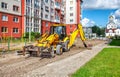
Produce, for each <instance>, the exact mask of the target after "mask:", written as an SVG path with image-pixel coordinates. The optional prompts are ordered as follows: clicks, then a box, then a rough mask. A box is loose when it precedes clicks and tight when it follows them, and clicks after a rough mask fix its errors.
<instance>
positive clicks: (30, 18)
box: [29, 0, 32, 43]
mask: <svg viewBox="0 0 120 77" xmlns="http://www.w3.org/2000/svg"><path fill="white" fill-rule="evenodd" d="M31 9H32V7H31V0H30V14H29V43H30V42H31V12H32V11H31Z"/></svg>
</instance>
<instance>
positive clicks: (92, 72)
mask: <svg viewBox="0 0 120 77" xmlns="http://www.w3.org/2000/svg"><path fill="white" fill-rule="evenodd" d="M71 77H120V48H105V49H103V50H102V51H101V52H100V53H99V54H98V55H97V56H95V57H94V58H93V59H92V60H90V61H89V62H88V63H86V64H85V65H84V66H83V67H81V68H80V69H79V70H77V71H76V72H75V73H74V74H72V76H71Z"/></svg>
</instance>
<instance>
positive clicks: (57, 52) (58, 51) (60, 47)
mask: <svg viewBox="0 0 120 77" xmlns="http://www.w3.org/2000/svg"><path fill="white" fill-rule="evenodd" d="M62 53H63V48H62V45H57V47H56V54H57V55H61V54H62Z"/></svg>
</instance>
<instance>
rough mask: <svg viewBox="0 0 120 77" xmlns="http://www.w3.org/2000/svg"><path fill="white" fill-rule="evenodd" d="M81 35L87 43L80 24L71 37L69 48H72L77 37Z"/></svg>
mask: <svg viewBox="0 0 120 77" xmlns="http://www.w3.org/2000/svg"><path fill="white" fill-rule="evenodd" d="M78 34H79V35H80V38H81V40H82V41H85V37H84V32H83V29H82V25H81V24H78V28H77V29H76V30H75V31H74V32H73V33H72V34H71V35H70V42H69V44H68V46H69V47H71V46H72V45H73V43H74V41H75V39H76V36H77V35H78Z"/></svg>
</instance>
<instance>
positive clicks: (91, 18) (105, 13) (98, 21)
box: [81, 0, 120, 27]
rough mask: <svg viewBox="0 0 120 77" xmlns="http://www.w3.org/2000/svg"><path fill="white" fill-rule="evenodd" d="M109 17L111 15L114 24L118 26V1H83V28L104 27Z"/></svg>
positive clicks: (119, 4)
mask: <svg viewBox="0 0 120 77" xmlns="http://www.w3.org/2000/svg"><path fill="white" fill-rule="evenodd" d="M110 15H113V16H114V18H115V19H114V21H115V23H116V24H117V25H120V0H83V4H82V21H81V22H82V24H83V26H93V25H98V26H100V27H105V26H106V24H107V23H108V17H109V16H110Z"/></svg>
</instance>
